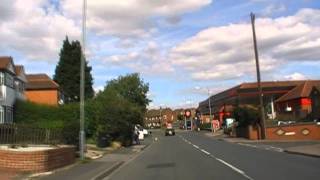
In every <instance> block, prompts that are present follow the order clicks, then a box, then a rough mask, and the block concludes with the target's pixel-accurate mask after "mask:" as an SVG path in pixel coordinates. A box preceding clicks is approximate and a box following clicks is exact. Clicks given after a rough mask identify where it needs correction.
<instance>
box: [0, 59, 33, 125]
mask: <svg viewBox="0 0 320 180" xmlns="http://www.w3.org/2000/svg"><path fill="white" fill-rule="evenodd" d="M26 82H27V80H26V75H25V71H24V67H23V66H21V65H14V62H13V59H12V57H8V56H3V57H0V124H3V123H12V122H13V106H14V103H15V101H16V100H17V99H21V100H24V99H25V96H24V90H25V85H26Z"/></svg>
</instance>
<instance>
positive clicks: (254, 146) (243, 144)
mask: <svg viewBox="0 0 320 180" xmlns="http://www.w3.org/2000/svg"><path fill="white" fill-rule="evenodd" d="M238 144H239V145H242V146H248V147H253V148H257V146H256V145H252V144H245V143H238Z"/></svg>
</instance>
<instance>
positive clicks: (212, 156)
mask: <svg viewBox="0 0 320 180" xmlns="http://www.w3.org/2000/svg"><path fill="white" fill-rule="evenodd" d="M187 141H188V140H187ZM188 143H189V144H191V145H192V146H193V147H195V148H197V149H199V150H200V151H201V152H203V153H205V154H207V155H209V156H210V157H211V158H213V159H215V160H217V161H219V162H221V163H222V164H224V165H226V166H228V167H229V168H231V169H232V170H234V171H235V172H237V173H239V174H241V175H242V176H243V177H245V178H247V179H248V180H254V179H253V178H251V177H250V176H248V175H247V174H246V173H245V172H244V171H242V170H240V169H239V168H237V167H235V166H233V165H231V164H229V163H227V162H226V161H224V160H222V159H220V158H217V157H215V156H214V155H211V154H210V153H209V152H208V151H206V150H204V149H201V148H200V147H199V146H197V145H194V144H192V143H191V142H190V141H188ZM238 144H240V145H244V146H250V147H254V148H257V147H256V146H254V145H251V144H243V143H238Z"/></svg>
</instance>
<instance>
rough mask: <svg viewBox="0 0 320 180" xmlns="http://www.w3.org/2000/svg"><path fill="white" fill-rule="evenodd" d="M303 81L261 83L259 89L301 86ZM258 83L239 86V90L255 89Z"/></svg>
mask: <svg viewBox="0 0 320 180" xmlns="http://www.w3.org/2000/svg"><path fill="white" fill-rule="evenodd" d="M304 82H305V80H304V81H303V80H301V81H264V82H261V87H281V86H298V85H300V84H303V83H304ZM257 87H258V83H256V82H252V83H242V84H241V85H240V89H248V88H257Z"/></svg>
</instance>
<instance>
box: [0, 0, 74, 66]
mask: <svg viewBox="0 0 320 180" xmlns="http://www.w3.org/2000/svg"><path fill="white" fill-rule="evenodd" d="M0 4H2V2H1V3H0ZM6 8H8V9H9V10H10V13H11V14H10V13H9V14H10V16H9V18H7V19H5V20H4V21H1V22H0V42H4V43H1V45H0V48H1V49H6V50H14V51H17V52H20V53H22V54H23V55H24V56H25V58H26V59H31V60H46V61H52V60H57V58H58V54H59V50H60V47H61V44H62V40H63V39H64V38H65V36H66V35H68V36H70V38H71V39H74V38H78V37H79V35H80V29H79V28H78V27H77V26H76V24H75V23H74V21H72V20H71V19H67V18H66V17H64V16H63V15H61V14H59V13H58V12H56V11H55V10H54V7H53V6H52V5H51V4H50V3H49V1H47V0H13V1H11V3H9V5H7V7H6Z"/></svg>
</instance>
